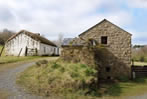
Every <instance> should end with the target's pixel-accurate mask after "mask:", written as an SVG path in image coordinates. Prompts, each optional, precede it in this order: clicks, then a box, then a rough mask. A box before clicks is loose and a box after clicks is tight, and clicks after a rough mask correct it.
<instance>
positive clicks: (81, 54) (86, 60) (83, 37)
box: [61, 19, 132, 80]
mask: <svg viewBox="0 0 147 99" xmlns="http://www.w3.org/2000/svg"><path fill="white" fill-rule="evenodd" d="M131 36H132V35H131V34H130V33H128V32H127V31H125V30H123V29H121V28H120V27H118V26H116V25H115V24H113V23H111V22H110V21H108V20H106V19H104V20H102V21H101V22H100V23H98V24H96V25H95V26H93V27H91V28H89V29H88V30H86V31H85V32H83V33H81V34H80V35H79V37H77V38H74V39H72V40H71V39H70V40H67V39H66V40H65V41H66V42H63V45H62V53H61V57H62V59H64V60H65V61H70V62H80V63H83V64H88V65H94V64H95V65H96V66H98V71H99V79H101V80H107V79H109V80H111V79H112V80H113V79H121V78H123V77H129V76H130V70H131V69H130V68H131ZM68 41H69V42H68Z"/></svg>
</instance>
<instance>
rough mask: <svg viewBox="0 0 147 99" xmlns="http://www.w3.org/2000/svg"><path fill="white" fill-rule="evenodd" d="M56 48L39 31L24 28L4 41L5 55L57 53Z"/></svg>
mask: <svg viewBox="0 0 147 99" xmlns="http://www.w3.org/2000/svg"><path fill="white" fill-rule="evenodd" d="M58 50H59V49H58V47H57V46H56V45H55V44H54V43H53V42H51V41H50V40H48V39H46V38H45V37H42V36H40V34H39V33H31V32H29V31H26V30H22V31H20V32H18V33H17V34H15V35H13V36H12V37H10V38H9V39H8V40H7V42H6V43H5V52H6V55H12V56H33V55H39V56H42V55H58Z"/></svg>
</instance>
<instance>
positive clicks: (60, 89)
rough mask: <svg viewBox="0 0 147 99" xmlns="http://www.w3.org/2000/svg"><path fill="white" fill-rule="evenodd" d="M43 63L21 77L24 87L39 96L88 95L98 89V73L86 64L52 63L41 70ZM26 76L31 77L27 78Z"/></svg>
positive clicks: (38, 63)
mask: <svg viewBox="0 0 147 99" xmlns="http://www.w3.org/2000/svg"><path fill="white" fill-rule="evenodd" d="M41 63H42V61H39V62H37V63H36V65H39V67H36V66H34V67H32V68H29V69H28V70H26V71H24V73H23V74H22V75H21V78H23V80H24V81H25V82H24V85H25V84H26V87H27V88H28V89H30V90H31V91H32V92H35V93H37V94H39V95H44V96H49V95H56V96H57V95H67V94H71V93H72V94H75V93H77V94H83V95H84V94H86V93H87V92H88V93H89V92H91V91H93V89H96V85H94V84H96V82H97V71H96V70H95V69H94V68H92V67H90V66H87V65H85V64H73V63H63V62H62V61H57V62H56V61H55V62H50V63H48V64H47V66H46V67H45V68H41V67H42V66H41V65H40V64H41ZM25 74H27V75H29V76H25Z"/></svg>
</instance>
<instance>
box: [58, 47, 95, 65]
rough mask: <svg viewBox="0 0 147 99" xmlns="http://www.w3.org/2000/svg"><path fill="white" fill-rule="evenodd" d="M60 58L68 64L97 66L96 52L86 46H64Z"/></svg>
mask: <svg viewBox="0 0 147 99" xmlns="http://www.w3.org/2000/svg"><path fill="white" fill-rule="evenodd" d="M60 57H61V58H62V59H63V60H64V61H67V62H74V63H81V64H87V65H89V66H94V65H95V59H94V52H93V50H92V49H91V48H89V47H86V46H64V47H63V48H62V52H61V56H60Z"/></svg>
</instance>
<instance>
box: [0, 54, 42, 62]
mask: <svg viewBox="0 0 147 99" xmlns="http://www.w3.org/2000/svg"><path fill="white" fill-rule="evenodd" d="M35 58H40V56H28V57H16V56H2V57H0V64H6V63H14V62H18V61H26V60H31V59H35Z"/></svg>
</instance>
